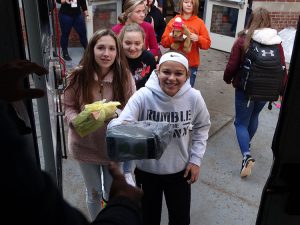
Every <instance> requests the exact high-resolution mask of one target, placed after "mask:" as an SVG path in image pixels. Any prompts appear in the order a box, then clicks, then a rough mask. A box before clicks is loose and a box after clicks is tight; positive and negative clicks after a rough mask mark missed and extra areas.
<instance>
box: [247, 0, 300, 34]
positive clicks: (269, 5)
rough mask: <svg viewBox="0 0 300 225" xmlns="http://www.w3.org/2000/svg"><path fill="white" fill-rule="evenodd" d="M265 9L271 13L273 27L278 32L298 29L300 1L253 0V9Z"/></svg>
mask: <svg viewBox="0 0 300 225" xmlns="http://www.w3.org/2000/svg"><path fill="white" fill-rule="evenodd" d="M257 7H264V8H266V9H267V10H268V11H269V12H270V13H271V19H272V25H273V27H274V28H275V29H277V30H278V31H280V30H282V29H284V28H286V27H294V28H297V22H298V18H299V16H300V0H272V1H270V0H253V5H252V8H253V9H255V8H257Z"/></svg>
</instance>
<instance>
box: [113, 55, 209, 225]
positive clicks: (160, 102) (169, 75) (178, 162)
mask: <svg viewBox="0 0 300 225" xmlns="http://www.w3.org/2000/svg"><path fill="white" fill-rule="evenodd" d="M188 69H189V65H188V60H187V58H186V57H185V56H183V55H182V54H180V53H177V52H168V53H165V54H164V55H163V56H162V57H161V59H160V61H159V65H158V69H157V70H154V71H153V72H152V74H151V76H150V78H149V80H148V81H147V83H146V85H145V87H143V88H141V89H139V90H138V91H137V92H136V93H135V94H134V95H133V96H132V97H131V98H130V99H129V101H128V103H127V105H126V106H125V108H124V110H123V111H122V113H121V114H120V116H119V118H117V119H115V120H113V121H111V123H110V124H109V126H114V125H116V124H119V123H120V122H122V121H141V120H152V121H165V122H169V123H171V124H172V126H173V128H174V130H173V137H172V140H171V142H170V144H169V145H168V146H167V148H166V149H165V150H164V153H163V155H162V157H161V158H160V159H159V160H156V159H145V160H137V161H136V169H135V176H136V183H137V186H139V187H140V188H142V189H143V191H144V196H143V199H142V206H143V219H144V225H146V224H149V225H159V224H160V220H161V209H162V197H163V194H164V196H165V199H166V203H167V206H168V212H169V220H170V221H169V224H172V225H176V224H178V225H188V224H190V202H191V184H192V183H194V182H196V181H197V180H198V178H199V173H200V165H201V160H202V158H203V155H204V152H205V150H206V142H207V139H208V131H209V128H210V117H209V113H208V110H207V107H206V104H205V102H204V100H203V98H202V96H201V93H200V91H199V90H196V89H194V88H192V87H191V85H190V82H189V75H188Z"/></svg>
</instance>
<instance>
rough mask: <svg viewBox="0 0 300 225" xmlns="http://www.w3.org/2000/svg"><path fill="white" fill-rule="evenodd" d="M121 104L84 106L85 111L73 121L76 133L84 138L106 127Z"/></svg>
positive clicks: (104, 102) (113, 102)
mask: <svg viewBox="0 0 300 225" xmlns="http://www.w3.org/2000/svg"><path fill="white" fill-rule="evenodd" d="M119 105H121V104H120V102H115V101H111V102H106V100H105V99H104V100H102V101H97V102H94V103H92V104H87V105H85V106H84V110H83V111H82V112H81V113H79V114H78V115H77V117H76V118H74V119H73V120H72V124H73V126H74V128H75V130H76V132H77V133H78V134H79V135H80V136H81V137H84V136H86V135H88V134H89V133H91V132H94V131H95V130H97V129H98V128H100V127H102V126H103V125H104V122H105V121H107V120H109V119H111V118H113V117H114V115H115V112H116V110H117V106H119Z"/></svg>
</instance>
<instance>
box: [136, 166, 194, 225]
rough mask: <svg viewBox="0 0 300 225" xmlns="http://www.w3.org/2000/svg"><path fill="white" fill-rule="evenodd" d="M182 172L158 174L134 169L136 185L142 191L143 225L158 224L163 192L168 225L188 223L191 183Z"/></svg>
mask: <svg viewBox="0 0 300 225" xmlns="http://www.w3.org/2000/svg"><path fill="white" fill-rule="evenodd" d="M183 174H184V171H181V172H179V173H174V174H168V175H158V174H153V173H147V172H144V171H142V170H139V169H136V170H135V178H136V183H137V186H139V187H140V188H142V190H143V191H144V196H143V198H142V207H143V220H144V225H160V220H161V210H162V197H163V194H164V195H165V200H166V204H167V208H168V213H169V225H189V224H190V205H191V185H190V184H188V183H187V179H186V178H184V177H183Z"/></svg>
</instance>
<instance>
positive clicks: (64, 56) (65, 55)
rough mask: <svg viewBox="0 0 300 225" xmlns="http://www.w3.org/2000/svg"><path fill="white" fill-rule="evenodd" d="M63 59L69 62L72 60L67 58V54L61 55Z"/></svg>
mask: <svg viewBox="0 0 300 225" xmlns="http://www.w3.org/2000/svg"><path fill="white" fill-rule="evenodd" d="M63 58H64V60H66V61H71V60H72V58H71V57H70V56H69V54H68V53H66V54H63Z"/></svg>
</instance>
